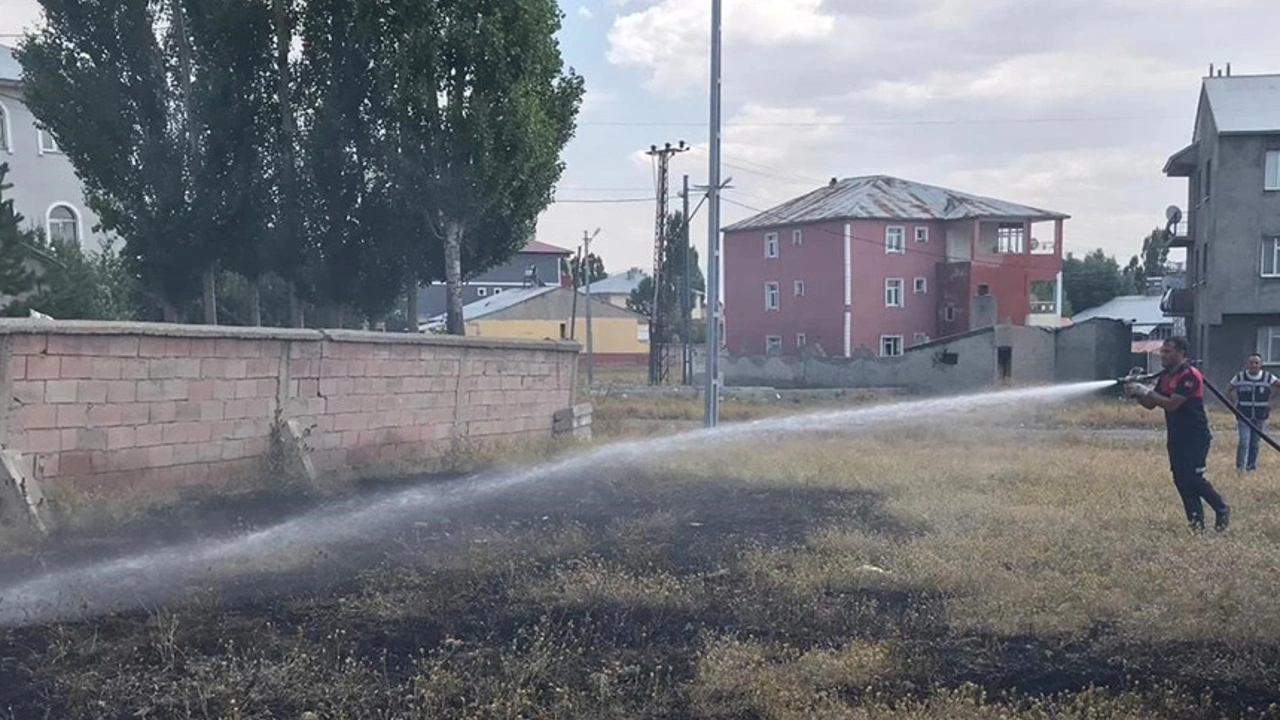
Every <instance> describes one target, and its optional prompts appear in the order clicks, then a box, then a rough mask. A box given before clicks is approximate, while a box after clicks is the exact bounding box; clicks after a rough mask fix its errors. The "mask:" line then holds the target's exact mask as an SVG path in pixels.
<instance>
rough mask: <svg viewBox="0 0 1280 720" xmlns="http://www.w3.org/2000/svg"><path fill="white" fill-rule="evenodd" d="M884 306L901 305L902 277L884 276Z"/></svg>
mask: <svg viewBox="0 0 1280 720" xmlns="http://www.w3.org/2000/svg"><path fill="white" fill-rule="evenodd" d="M884 306H885V307H902V278H886V279H885V281H884Z"/></svg>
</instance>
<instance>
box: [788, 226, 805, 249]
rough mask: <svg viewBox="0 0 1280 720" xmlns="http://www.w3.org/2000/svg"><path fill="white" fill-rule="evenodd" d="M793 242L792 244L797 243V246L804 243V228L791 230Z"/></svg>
mask: <svg viewBox="0 0 1280 720" xmlns="http://www.w3.org/2000/svg"><path fill="white" fill-rule="evenodd" d="M791 244H792V245H797V246H799V245H803V244H804V231H803V230H792V231H791Z"/></svg>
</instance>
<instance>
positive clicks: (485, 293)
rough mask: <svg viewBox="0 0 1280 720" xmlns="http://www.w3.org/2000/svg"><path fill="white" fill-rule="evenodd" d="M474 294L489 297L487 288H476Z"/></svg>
mask: <svg viewBox="0 0 1280 720" xmlns="http://www.w3.org/2000/svg"><path fill="white" fill-rule="evenodd" d="M476 295H477V296H478V297H489V288H476Z"/></svg>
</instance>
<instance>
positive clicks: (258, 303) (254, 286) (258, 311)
mask: <svg viewBox="0 0 1280 720" xmlns="http://www.w3.org/2000/svg"><path fill="white" fill-rule="evenodd" d="M249 321H250V322H252V323H253V326H254V327H262V278H260V277H259V278H254V279H253V281H251V282H250V283H249Z"/></svg>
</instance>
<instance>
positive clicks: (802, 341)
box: [796, 333, 809, 350]
mask: <svg viewBox="0 0 1280 720" xmlns="http://www.w3.org/2000/svg"><path fill="white" fill-rule="evenodd" d="M808 344H809V338H807V337H805V334H804V333H796V349H797V350H799V349H800V348H802V347H804V346H805V345H808Z"/></svg>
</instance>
